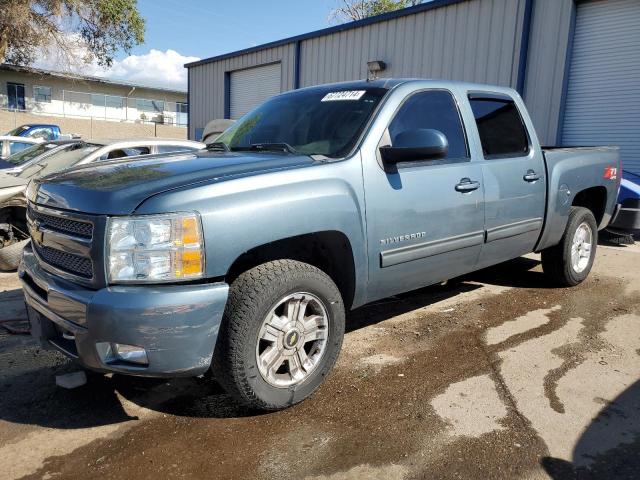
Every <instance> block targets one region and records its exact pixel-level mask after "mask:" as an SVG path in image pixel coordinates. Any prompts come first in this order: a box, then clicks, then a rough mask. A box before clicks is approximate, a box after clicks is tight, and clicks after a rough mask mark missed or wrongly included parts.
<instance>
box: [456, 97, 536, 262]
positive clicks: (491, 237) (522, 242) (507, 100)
mask: <svg viewBox="0 0 640 480" xmlns="http://www.w3.org/2000/svg"><path fill="white" fill-rule="evenodd" d="M468 98H469V103H470V105H471V110H472V111H473V115H474V118H475V122H476V127H477V134H478V136H479V141H480V144H481V146H482V155H483V158H484V162H482V177H483V182H484V189H485V191H484V201H485V230H486V243H485V245H484V246H483V248H482V253H481V255H480V261H479V262H478V268H482V267H485V266H489V265H493V264H496V263H499V262H502V261H505V260H509V259H512V258H516V257H519V256H520V255H523V254H525V253H529V252H531V251H533V249H534V247H535V244H536V242H537V240H538V237H539V235H540V232H541V230H542V223H543V218H544V213H545V205H546V178H545V173H546V172H545V167H544V158H543V157H542V151H541V149H540V148H535V147H534V145H536V146H537V140H535V138H534V134H533V129H532V126H531V125H530V124H529V125H528V124H527V123H526V122H528V121H529V120H528V119H527V120H525V117H524V115H522V113H521V112H522V111H524V110H523V109H524V106H523V105H522V104H521V102H516V101H515V100H514V99H513V98H512V97H510V96H508V95H505V94H499V93H495V94H493V93H487V92H480V93H475V92H471V93H469V95H468ZM530 132H531V133H530Z"/></svg>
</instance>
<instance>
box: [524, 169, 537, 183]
mask: <svg viewBox="0 0 640 480" xmlns="http://www.w3.org/2000/svg"><path fill="white" fill-rule="evenodd" d="M522 179H523V180H524V181H525V182H535V181H536V180H540V175H538V174H537V173H536V172H535V171H533V170H527V173H525V175H524V177H522Z"/></svg>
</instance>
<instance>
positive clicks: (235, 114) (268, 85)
mask: <svg viewBox="0 0 640 480" xmlns="http://www.w3.org/2000/svg"><path fill="white" fill-rule="evenodd" d="M281 70H282V69H281V68H280V64H279V63H273V64H271V65H263V66H260V67H255V68H247V69H246V70H238V71H235V72H231V79H230V85H229V87H230V90H231V91H230V99H229V100H230V112H229V113H230V114H231V118H232V119H237V118H240V117H241V116H242V115H244V114H245V113H247V112H249V111H251V110H253V109H254V108H255V107H257V106H258V105H260V104H261V103H262V102H264V101H265V100H266V99H267V98H270V97H273V96H274V95H277V94H279V93H280V75H281Z"/></svg>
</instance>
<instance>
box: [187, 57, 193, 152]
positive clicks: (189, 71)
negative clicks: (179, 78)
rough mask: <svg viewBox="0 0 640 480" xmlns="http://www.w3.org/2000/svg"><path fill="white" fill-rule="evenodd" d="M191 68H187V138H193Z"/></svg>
mask: <svg viewBox="0 0 640 480" xmlns="http://www.w3.org/2000/svg"><path fill="white" fill-rule="evenodd" d="M190 93H191V70H189V69H187V140H191V139H192V138H191V101H190V98H189V96H190Z"/></svg>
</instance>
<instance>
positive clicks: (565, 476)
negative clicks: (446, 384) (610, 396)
mask: <svg viewBox="0 0 640 480" xmlns="http://www.w3.org/2000/svg"><path fill="white" fill-rule="evenodd" d="M572 457H573V458H572V461H570V462H568V461H566V460H562V459H559V458H554V457H544V458H543V459H542V460H541V465H542V467H543V468H544V470H545V471H546V473H547V474H548V475H549V476H550V477H551V478H552V479H553V480H591V479H593V480H595V479H598V480H609V479H610V480H613V479H616V480H618V479H637V478H640V381H638V382H636V383H634V384H633V385H631V386H630V387H629V388H627V389H626V390H625V391H624V392H623V393H622V394H620V395H619V396H618V397H617V398H616V399H615V400H613V401H612V402H610V403H608V404H607V405H606V406H605V407H604V408H603V409H602V410H601V411H600V412H599V413H598V415H597V416H596V417H595V418H594V419H593V420H592V422H591V424H590V425H589V426H588V427H587V428H586V430H585V431H584V433H583V434H582V436H581V437H580V438H579V439H578V442H577V443H576V446H575V448H574V450H573V456H572Z"/></svg>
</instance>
